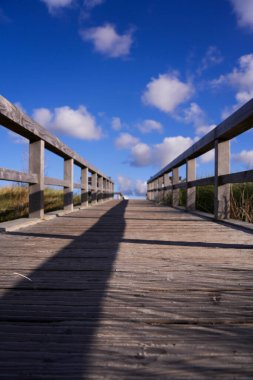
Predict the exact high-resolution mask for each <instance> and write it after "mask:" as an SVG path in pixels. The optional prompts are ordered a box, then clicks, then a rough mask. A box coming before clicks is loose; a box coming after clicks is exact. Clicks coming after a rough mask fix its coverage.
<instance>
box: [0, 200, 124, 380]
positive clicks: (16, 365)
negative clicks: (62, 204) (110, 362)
mask: <svg viewBox="0 0 253 380" xmlns="http://www.w3.org/2000/svg"><path fill="white" fill-rule="evenodd" d="M126 205H127V202H121V203H118V204H117V205H116V206H115V207H113V208H111V209H109V211H108V212H106V213H105V214H104V215H103V216H102V217H101V218H100V219H99V220H98V222H97V223H96V224H95V225H93V226H92V227H91V228H90V229H88V230H87V231H86V232H85V233H83V234H82V235H81V236H78V237H75V239H74V240H73V242H72V243H71V244H69V245H67V246H65V247H64V248H63V249H62V250H60V251H59V252H58V253H57V254H56V255H55V256H54V257H51V258H50V259H48V261H46V262H45V263H43V264H42V265H41V266H39V267H38V268H36V269H35V270H34V271H33V272H32V273H30V274H29V275H27V277H28V278H30V279H31V280H32V281H29V280H27V279H24V280H22V281H20V282H19V283H17V284H16V286H15V287H14V288H13V289H12V290H10V291H9V292H8V293H7V294H6V295H5V296H4V297H3V298H2V300H1V306H0V307H1V319H0V321H1V324H0V329H1V331H0V334H1V340H0V350H1V352H2V353H3V352H4V353H3V357H2V358H1V371H0V378H1V379H3V380H7V379H22V380H23V379H33V380H35V379H46V378H47V379H64V378H68V379H73V380H79V379H86V378H87V376H88V373H87V367H88V365H89V354H90V350H91V346H92V343H93V337H94V334H95V332H96V328H97V326H98V323H99V318H100V312H101V303H102V300H103V297H104V295H105V292H106V289H107V282H108V279H109V278H110V275H111V271H112V267H113V263H114V260H115V258H116V255H117V252H118V246H119V242H120V241H121V240H122V236H123V233H124V229H125V224H124V217H123V216H124V211H125V208H126ZM100 210H101V207H100ZM68 223H69V222H68V219H67V218H66V229H68ZM80 223H81V222H80ZM70 228H71V227H70ZM19 235H23V236H26V238H28V239H29V237H28V236H29V235H31V234H29V232H28V233H27V234H26V233H25V232H23V233H21V232H20V233H19ZM48 236H50V237H51V239H52V240H51V239H50V240H49V241H48V240H47V244H50V243H52V244H53V241H54V240H55V239H57V238H62V236H61V234H59V235H54V234H53V233H52V234H48ZM35 243H36V244H39V243H40V241H39V239H38V240H37V242H36V240H35ZM45 243H46V242H45V241H44V244H45ZM37 248H38V247H37ZM35 251H36V248H35ZM32 253H33V252H31V255H32ZM21 260H22V259H21ZM26 260H27V259H26ZM28 260H29V259H28ZM31 260H32V259H31ZM85 262H86V264H85ZM21 266H22V265H21ZM3 342H5V343H3Z"/></svg>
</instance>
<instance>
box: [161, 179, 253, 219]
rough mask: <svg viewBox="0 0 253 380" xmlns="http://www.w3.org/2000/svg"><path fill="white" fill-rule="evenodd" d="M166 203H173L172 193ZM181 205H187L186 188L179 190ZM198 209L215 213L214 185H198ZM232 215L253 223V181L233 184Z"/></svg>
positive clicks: (234, 217)
mask: <svg viewBox="0 0 253 380" xmlns="http://www.w3.org/2000/svg"><path fill="white" fill-rule="evenodd" d="M165 204H167V205H171V204H172V195H171V193H170V194H168V196H167V199H166V200H165ZM179 206H184V207H185V206H186V190H185V189H180V191H179ZM196 209H197V210H199V211H203V212H207V213H210V214H213V213H214V186H212V185H210V186H198V187H197V190H196ZM230 217H231V218H232V219H237V220H241V221H244V222H248V223H253V183H242V184H234V185H231V206H230Z"/></svg>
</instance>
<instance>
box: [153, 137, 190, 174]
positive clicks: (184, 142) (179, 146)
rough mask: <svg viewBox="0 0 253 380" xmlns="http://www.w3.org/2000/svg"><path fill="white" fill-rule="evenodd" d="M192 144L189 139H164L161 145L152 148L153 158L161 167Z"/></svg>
mask: <svg viewBox="0 0 253 380" xmlns="http://www.w3.org/2000/svg"><path fill="white" fill-rule="evenodd" d="M193 142H194V141H193V140H192V139H191V138H190V137H183V136H175V137H165V139H164V140H163V142H162V143H161V144H157V145H155V147H154V156H155V158H156V161H157V163H158V165H159V166H161V167H163V166H165V165H167V164H169V163H170V162H171V161H172V160H174V159H175V158H176V157H177V156H178V155H179V154H181V153H183V152H184V151H185V150H186V149H188V148H189V147H190V146H191V145H192V144H193Z"/></svg>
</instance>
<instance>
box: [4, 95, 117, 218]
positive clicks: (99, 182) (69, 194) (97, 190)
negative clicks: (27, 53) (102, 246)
mask: <svg viewBox="0 0 253 380" xmlns="http://www.w3.org/2000/svg"><path fill="white" fill-rule="evenodd" d="M0 125H2V126H4V127H6V128H8V129H9V130H11V131H13V132H15V133H17V134H19V135H20V136H23V137H25V138H26V139H28V140H29V172H28V173H23V172H18V171H15V170H10V169H6V168H0V180H6V181H15V182H24V183H28V184H29V217H31V218H43V216H44V189H45V186H47V185H53V186H60V187H63V188H64V210H65V211H72V210H73V189H74V188H76V189H81V206H84V207H86V206H88V197H89V194H91V202H92V203H96V202H101V201H104V200H107V199H111V198H113V194H114V183H113V181H112V180H111V178H110V177H107V176H106V175H105V174H103V173H102V172H101V171H100V170H98V169H97V168H95V167H94V166H93V165H92V164H90V163H89V162H88V161H86V160H85V159H84V158H82V157H81V156H79V155H78V154H77V153H76V152H74V151H73V150H71V149H70V148H69V147H68V146H67V145H65V144H64V143H63V142H62V141H60V140H59V139H58V138H57V137H55V136H53V135H52V134H51V133H49V132H48V131H47V130H46V129H45V128H43V127H41V126H40V125H39V124H37V123H36V122H35V121H34V120H32V119H31V118H29V117H28V116H27V115H26V114H24V113H23V112H22V111H20V110H19V109H18V108H17V107H15V106H14V105H13V104H12V103H10V102H9V101H8V100H7V99H5V98H4V97H2V96H0ZM45 149H47V150H49V151H51V152H53V153H55V154H56V155H58V156H60V157H62V158H63V159H64V179H56V178H49V177H45V175H44V151H45ZM74 164H75V165H77V166H79V167H80V168H81V182H80V183H74V175H73V172H74ZM89 173H91V183H90V184H89Z"/></svg>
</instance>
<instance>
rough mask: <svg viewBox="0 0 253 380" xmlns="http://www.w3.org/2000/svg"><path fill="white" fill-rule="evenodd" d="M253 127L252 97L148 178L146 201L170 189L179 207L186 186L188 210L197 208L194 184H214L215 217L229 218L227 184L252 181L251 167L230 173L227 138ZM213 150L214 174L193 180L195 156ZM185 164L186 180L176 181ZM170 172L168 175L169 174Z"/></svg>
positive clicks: (173, 203) (228, 186)
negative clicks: (182, 189) (181, 191)
mask: <svg viewBox="0 0 253 380" xmlns="http://www.w3.org/2000/svg"><path fill="white" fill-rule="evenodd" d="M252 127H253V99H251V100H250V101H248V102H247V103H246V104H245V105H244V106H243V107H241V108H240V109H239V110H237V111H236V112H234V113H233V114H232V115H231V116H229V117H228V118H227V119H226V120H224V121H223V122H222V123H220V124H219V125H218V126H217V127H216V128H214V129H213V130H212V131H210V132H209V133H208V134H206V135H205V136H204V137H202V138H201V139H200V140H199V141H197V142H196V143H195V144H193V145H192V146H191V147H190V148H188V149H187V150H186V151H185V152H183V153H182V154H180V155H179V156H178V157H176V158H175V159H174V160H173V161H172V162H170V163H169V164H168V165H166V166H165V167H164V168H163V169H162V170H160V171H159V172H157V173H156V174H155V175H153V176H152V177H151V178H150V179H149V180H148V181H147V184H148V190H147V197H148V199H149V200H161V198H163V197H164V194H165V192H166V191H171V190H172V206H178V203H179V189H180V188H185V189H187V206H186V208H187V209H188V210H194V209H195V207H196V186H206V185H214V192H215V197H214V210H215V218H216V219H226V218H229V217H230V184H232V183H244V182H253V170H247V171H241V172H238V173H230V140H231V139H232V138H234V137H236V136H238V135H240V134H242V133H244V132H246V131H247V130H249V129H251V128H252ZM211 149H214V150H215V161H214V165H215V170H214V171H215V175H214V176H213V177H208V178H201V179H196V158H197V157H200V156H201V155H202V154H204V153H206V152H208V151H210V150H211ZM184 164H186V169H187V175H186V177H187V178H186V181H185V182H181V181H180V180H179V175H178V173H179V167H180V166H182V165H184ZM170 172H172V176H171V178H170V177H169V176H168V174H169V173H170Z"/></svg>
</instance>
